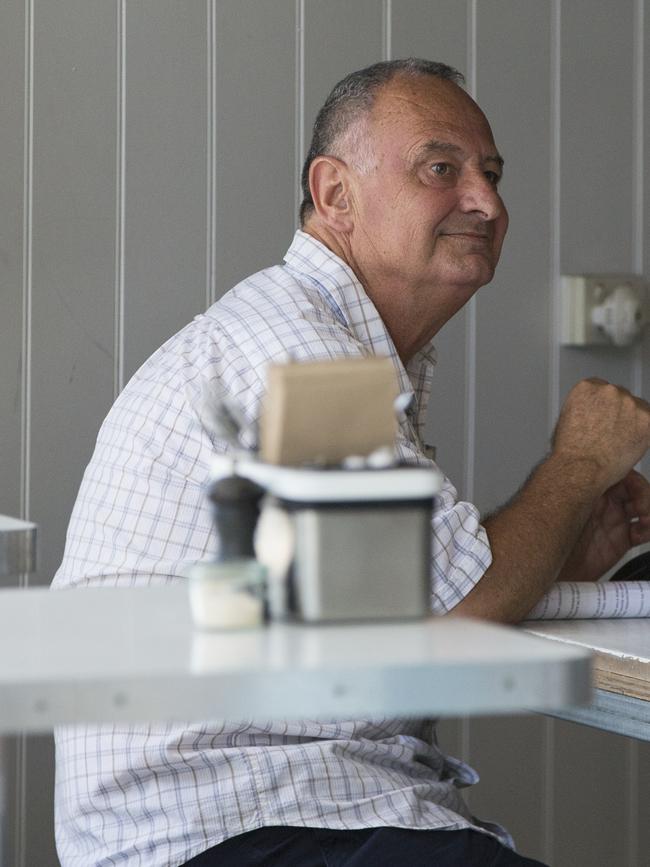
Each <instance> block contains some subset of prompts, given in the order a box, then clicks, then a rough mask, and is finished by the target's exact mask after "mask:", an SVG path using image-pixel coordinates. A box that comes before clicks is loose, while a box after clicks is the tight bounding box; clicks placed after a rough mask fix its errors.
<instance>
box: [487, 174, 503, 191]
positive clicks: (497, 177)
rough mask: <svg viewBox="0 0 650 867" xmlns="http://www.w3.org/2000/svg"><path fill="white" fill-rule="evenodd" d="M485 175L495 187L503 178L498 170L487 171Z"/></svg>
mask: <svg viewBox="0 0 650 867" xmlns="http://www.w3.org/2000/svg"><path fill="white" fill-rule="evenodd" d="M485 177H486V178H487V179H488V181H489V182H490V183H491V184H492V186H493V187H496V186H497V185H498V183H499V181H500V180H501V175H500V174H499V173H498V172H489V171H488V172H485Z"/></svg>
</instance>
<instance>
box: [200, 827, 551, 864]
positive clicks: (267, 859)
mask: <svg viewBox="0 0 650 867" xmlns="http://www.w3.org/2000/svg"><path fill="white" fill-rule="evenodd" d="M185 867H544V865H543V864H542V863H541V862H540V861H533V860H532V859H531V858H524V857H523V856H522V855H517V854H516V853H515V852H513V851H512V850H510V849H508V848H506V847H505V846H502V845H501V843H499V842H498V840H496V839H494V838H493V837H488V836H487V835H486V834H481V833H480V832H478V831H470V830H466V831H411V830H405V829H402V828H370V829H364V830H361V831H328V830H325V829H320V828H260V829H259V830H256V831H249V832H248V833H247V834H241V835H239V836H237V837H232V838H231V839H230V840H226V841H225V842H223V843H220V844H219V845H218V846H214V847H213V848H212V849H208V851H207V852H202V853H201V854H200V855H197V857H196V858H192V860H191V861H188V862H187V863H186V865H185Z"/></svg>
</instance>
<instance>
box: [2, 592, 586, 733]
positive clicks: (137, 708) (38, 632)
mask: <svg viewBox="0 0 650 867" xmlns="http://www.w3.org/2000/svg"><path fill="white" fill-rule="evenodd" d="M589 681H590V654H588V652H586V651H584V650H582V649H580V648H577V647H571V646H569V645H561V644H558V643H556V642H550V641H545V640H541V639H539V638H534V637H532V636H530V635H524V634H522V633H521V632H520V631H518V630H516V629H512V628H506V627H501V626H494V625H491V624H486V623H481V622H478V621H470V620H460V619H451V618H438V619H430V620H426V621H418V622H410V623H404V622H402V623H395V622H392V623H383V624H372V625H367V624H364V625H356V624H354V625H353V624H351V625H347V624H346V625H329V626H306V625H299V624H280V623H274V624H271V625H270V626H269V627H265V628H261V629H258V630H248V631H239V632H229V633H223V632H222V633H209V632H202V631H200V630H197V629H195V628H194V627H193V625H192V623H191V619H190V613H189V603H188V594H187V588H186V586H185V585H183V584H178V585H174V586H167V587H149V588H137V589H114V588H103V589H84V590H66V591H49V590H47V589H29V590H3V591H0V731H2V732H8V731H17V730H27V731H39V730H40V731H43V730H47V729H49V728H51V727H52V726H53V725H54V724H56V723H60V722H75V721H77V722H81V721H88V722H90V721H95V722H102V721H103V722H111V721H121V720H129V721H148V720H172V719H179V718H180V719H192V718H194V719H241V718H248V717H251V716H257V717H261V718H273V717H276V718H292V717H293V718H300V717H307V718H312V719H313V718H315V717H318V718H326V717H339V718H340V717H354V716H356V715H358V714H362V715H364V716H365V715H398V714H399V715H410V714H432V715H444V714H450V715H451V714H465V713H488V712H490V713H492V712H510V711H516V710H524V709H525V710H533V709H535V710H538V709H544V708H547V707H560V706H563V705H566V704H576V703H579V702H584V701H587V700H588V697H589V694H590V693H589Z"/></svg>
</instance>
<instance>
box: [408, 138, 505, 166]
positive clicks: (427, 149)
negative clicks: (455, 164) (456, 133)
mask: <svg viewBox="0 0 650 867" xmlns="http://www.w3.org/2000/svg"><path fill="white" fill-rule="evenodd" d="M433 153H448V154H453V155H455V156H458V155H460V154H462V153H463V149H462V148H461V147H460V146H459V145H455V144H453V143H452V142H448V141H439V140H438V139H430V140H429V141H428V142H425V143H424V144H423V145H422V147H421V148H420V153H419V156H420V157H422V158H423V159H424V158H426V157H427V156H429V155H430V154H433ZM483 162H486V163H496V164H497V165H498V166H499V168H500V169H502V168H503V164H504V160H503V157H502V156H501V154H499V153H494V154H488V155H487V156H486V157H485V158H484V160H483Z"/></svg>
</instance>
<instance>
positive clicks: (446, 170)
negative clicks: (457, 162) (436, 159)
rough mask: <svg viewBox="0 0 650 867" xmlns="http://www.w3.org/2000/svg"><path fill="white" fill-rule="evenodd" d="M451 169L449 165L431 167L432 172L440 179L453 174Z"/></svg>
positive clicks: (436, 164) (442, 164)
mask: <svg viewBox="0 0 650 867" xmlns="http://www.w3.org/2000/svg"><path fill="white" fill-rule="evenodd" d="M451 168H452V167H451V166H450V165H449V163H434V164H433V165H432V166H431V171H432V172H433V173H434V175H437V176H438V177H439V178H444V177H447V175H450V174H451Z"/></svg>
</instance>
